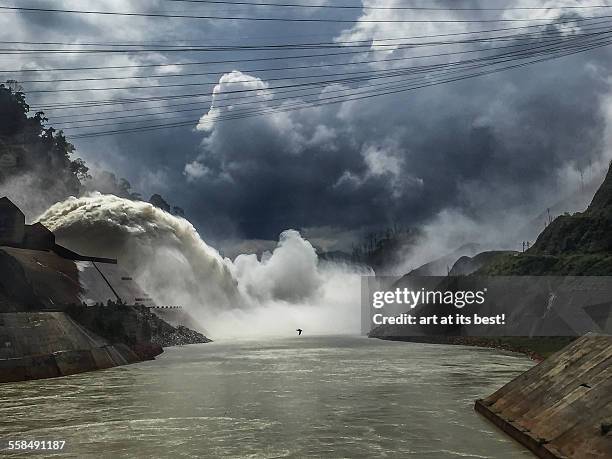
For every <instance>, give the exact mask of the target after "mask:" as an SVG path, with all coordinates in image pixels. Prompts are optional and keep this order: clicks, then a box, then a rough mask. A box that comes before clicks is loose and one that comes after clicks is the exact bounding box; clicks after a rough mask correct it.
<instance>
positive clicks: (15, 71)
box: [0, 20, 609, 73]
mask: <svg viewBox="0 0 612 459" xmlns="http://www.w3.org/2000/svg"><path fill="white" fill-rule="evenodd" d="M601 24H609V20H605V21H599V22H591V23H589V24H587V26H594V25H601ZM550 25H551V24H535V25H528V26H516V27H503V28H496V29H489V30H478V31H467V32H454V33H444V34H433V35H418V36H413V37H407V38H411V39H415V38H436V37H451V36H460V35H474V34H483V33H492V32H502V31H515V30H525V29H540V28H542V27H550ZM398 39H401V37H400V38H398ZM317 56H319V55H316V56H315V57H317ZM297 57H299V56H296V58H297ZM306 57H308V56H306ZM278 59H281V58H278V57H271V58H257V59H241V60H225V61H204V62H175V63H163V64H132V65H113V66H95V67H94V66H87V67H68V68H37V69H20V70H14V69H4V70H0V73H31V72H72V71H84V70H118V69H137V68H163V67H181V66H192V65H213V64H224V63H233V62H255V61H266V60H278Z"/></svg>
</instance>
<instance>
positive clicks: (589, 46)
mask: <svg viewBox="0 0 612 459" xmlns="http://www.w3.org/2000/svg"><path fill="white" fill-rule="evenodd" d="M610 43H612V40H610V39H607V40H605V41H600V42H594V43H588V44H586V45H581V46H580V47H578V48H577V50H571V51H564V50H563V49H560V50H561V51H564V52H562V53H560V54H555V55H552V56H546V57H544V58H540V59H537V60H533V61H530V62H523V63H520V64H515V65H511V66H506V67H502V68H501V69H493V70H490V71H484V72H479V73H476V74H471V75H467V76H465V75H464V76H460V77H457V78H452V79H447V80H443V81H441V82H442V83H444V82H452V81H460V80H463V79H466V78H472V77H475V76H480V75H486V74H490V73H497V72H499V71H504V70H508V69H512V68H518V67H522V66H525V65H530V64H533V63H537V62H543V61H546V60H551V59H557V58H559V57H563V56H566V55H570V54H575V53H577V52H584V51H588V50H590V49H595V48H597V47H601V46H607V45H609V44H610ZM514 60H516V59H514ZM441 82H433V83H432V82H429V83H424V84H422V85H419V86H417V87H413V88H411V89H416V88H422V87H428V86H432V85H437V84H440V83H441ZM399 88H402V86H399ZM405 90H406V89H405V85H404V89H401V90H400V91H395V90H394V91H392V92H386V93H384V94H388V93H396V92H403V91H405ZM384 94H374V95H370V96H365V97H364V96H360V97H345V96H336V97H335V98H332V99H334V100H335V102H333V103H338V102H341V101H347V100H359V99H363V98H369V97H374V96H379V95H384ZM339 97H340V98H342V99H341V100H336V99H338V98H339ZM319 100H320V99H319ZM300 104H301V105H300ZM303 104H304V103H303V102H301V103H299V104H298V105H296V106H299V107H301V106H302V105H303ZM317 105H326V103H324V104H319V103H317ZM301 108H304V107H301ZM281 111H286V110H285V109H283V110H281ZM243 114H244V115H245V116H246V115H248V116H254V115H255V114H259V113H258V112H257V113H250V112H244V113H243ZM236 116H238V117H242V115H241V114H240V113H238V114H236ZM224 119H237V118H235V117H234V114H232V118H224ZM196 121H197V120H196ZM192 123H193V121H190V122H189V124H192ZM175 125H176V126H178V124H176V123H173V124H171V125H168V124H164V125H159V126H175ZM85 127H86V126H81V127H78V128H77V129H83V128H85ZM90 127H93V126H90ZM148 129H149V128H148V127H147V129H144V130H148ZM115 132H133V129H129V130H119V131H109V133H115ZM84 135H85V134H84ZM92 135H93V134H92ZM75 137H81V135H78V136H75Z"/></svg>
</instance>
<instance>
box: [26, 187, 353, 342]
mask: <svg viewBox="0 0 612 459" xmlns="http://www.w3.org/2000/svg"><path fill="white" fill-rule="evenodd" d="M38 220H39V221H40V222H41V223H43V224H44V225H45V226H47V227H48V228H49V229H50V230H51V231H53V232H54V233H55V234H56V236H57V238H58V241H59V242H61V243H64V244H65V245H67V246H68V247H69V248H71V249H73V250H76V251H81V252H83V253H88V254H92V255H97V256H107V257H116V258H118V259H119V262H120V263H121V264H122V265H123V266H124V267H125V268H126V269H127V270H128V271H130V272H131V273H132V274H133V276H134V278H135V279H136V281H137V282H138V283H139V284H140V285H141V286H142V287H143V288H144V289H145V290H146V291H147V292H148V293H149V294H150V295H151V296H152V297H153V298H154V299H155V300H156V302H157V303H159V304H164V305H181V306H184V307H185V308H187V309H188V310H189V312H190V313H191V314H192V315H193V316H194V318H196V320H198V321H199V322H200V323H201V324H202V326H203V327H205V328H206V330H208V331H209V332H210V333H211V335H212V336H213V338H223V337H229V336H236V335H241V336H244V335H266V334H274V335H279V334H280V335H283V334H284V335H286V334H290V333H293V332H294V330H295V328H298V327H299V328H303V329H304V330H308V331H309V332H310V333H358V332H359V329H360V284H359V282H360V278H359V274H363V272H361V273H360V272H359V271H358V270H357V269H356V268H353V267H350V266H346V265H338V264H323V263H320V262H319V260H318V258H317V255H316V252H315V250H314V248H313V247H312V245H311V244H310V243H309V242H308V241H306V240H304V239H303V238H302V237H301V236H300V234H299V233H298V232H297V231H293V230H289V231H285V232H283V233H282V234H281V236H280V239H279V242H278V245H277V247H276V248H275V249H274V250H273V251H272V252H271V253H267V254H264V256H263V257H262V259H261V260H258V259H257V257H256V256H255V255H239V256H238V257H237V258H236V259H235V261H233V262H232V261H231V260H229V259H227V258H225V259H224V258H223V257H221V255H220V254H219V252H218V251H216V250H215V249H213V248H212V247H210V246H209V245H207V244H206V242H204V241H203V240H202V239H201V238H200V236H199V234H198V232H197V231H196V229H195V228H194V227H193V225H192V224H191V223H189V222H188V221H187V220H185V219H183V218H178V217H175V216H173V215H171V214H168V213H166V212H164V211H162V210H160V209H158V208H156V207H154V206H152V205H151V204H149V203H145V202H140V201H131V200H127V199H123V198H119V197H116V196H113V195H102V194H100V193H93V194H91V195H89V196H84V197H80V198H69V199H67V200H65V201H63V202H60V203H57V204H55V205H53V206H51V207H50V208H49V209H48V210H47V211H46V212H45V213H44V214H43V215H41V216H40V218H39V219H38Z"/></svg>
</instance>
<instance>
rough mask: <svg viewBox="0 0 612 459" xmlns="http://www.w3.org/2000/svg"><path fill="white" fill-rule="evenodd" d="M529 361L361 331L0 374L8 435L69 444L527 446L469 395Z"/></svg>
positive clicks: (158, 450) (314, 451) (1, 428)
mask: <svg viewBox="0 0 612 459" xmlns="http://www.w3.org/2000/svg"><path fill="white" fill-rule="evenodd" d="M532 365H533V363H532V362H531V361H530V360H528V359H527V358H525V357H522V356H518V355H514V354H508V353H506V354H504V353H501V352H498V351H494V350H487V349H478V348H470V347H462V346H442V345H427V344H414V343H398V342H388V341H379V340H374V339H368V338H361V337H354V338H353V337H304V336H302V337H297V336H296V337H295V338H292V339H279V340H270V341H261V340H259V341H242V342H234V343H224V342H217V343H212V344H203V345H193V346H185V347H177V348H169V349H167V350H166V352H165V353H164V354H163V355H162V356H160V357H159V358H158V359H157V360H156V361H154V362H144V363H140V364H136V365H130V366H125V367H119V368H113V369H110V370H104V371H99V372H94V373H86V374H81V375H75V376H70V377H65V378H57V379H50V380H44V381H30V382H26V383H16V384H4V385H1V386H0V439H2V440H3V441H8V440H12V439H14V440H19V439H30V440H65V441H66V449H65V450H64V452H63V454H62V455H64V456H66V457H79V458H82V457H96V458H100V457H143V458H148V457H168V458H170V457H174V458H178V457H206V458H208V457H210V458H221V457H236V458H246V457H257V458H258V457H295V458H303V457H332V458H336V457H348V458H377V457H393V458H396V457H415V458H456V457H467V458H471V457H476V458H483V457H485V458H496V459H503V458H529V457H532V456H531V455H530V453H528V452H527V451H526V450H524V449H522V448H521V447H520V446H518V445H517V444H515V443H514V442H513V441H512V440H511V439H509V438H508V437H506V436H505V435H504V434H503V433H501V432H500V431H498V430H497V429H496V428H494V427H493V426H492V425H491V424H489V423H488V422H487V421H486V420H484V419H483V418H481V417H480V416H479V415H477V414H476V413H475V412H474V410H473V403H474V400H475V399H477V398H480V397H484V396H487V395H489V394H491V393H492V392H494V391H495V390H496V389H498V388H499V387H501V386H502V385H504V384H505V383H506V382H508V381H510V380H511V379H512V378H514V377H515V376H517V375H518V374H520V373H521V372H523V371H525V370H527V369H528V368H530V367H531V366H532ZM0 455H2V454H0ZM60 456H61V455H60ZM36 457H40V455H38V456H36Z"/></svg>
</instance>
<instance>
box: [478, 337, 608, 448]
mask: <svg viewBox="0 0 612 459" xmlns="http://www.w3.org/2000/svg"><path fill="white" fill-rule="evenodd" d="M475 409H476V411H478V412H479V413H481V414H482V415H483V416H485V417H486V418H487V419H489V420H490V421H491V422H493V423H494V424H495V425H497V426H498V427H499V428H501V429H502V430H503V431H504V432H506V433H507V434H509V435H510V436H511V437H513V438H514V439H516V440H517V441H519V442H520V443H522V444H523V445H524V446H526V447H527V448H529V449H530V450H531V451H533V452H534V453H535V454H536V455H538V456H539V457H542V458H602V459H603V458H612V337H610V336H592V335H587V336H584V337H582V338H580V339H578V340H576V341H575V342H573V343H572V344H570V345H569V346H567V347H566V348H564V349H563V350H561V351H560V352H558V353H557V354H555V355H553V356H551V357H550V358H548V359H547V360H545V361H543V362H542V363H540V364H539V365H537V366H536V367H534V368H532V369H531V370H529V371H527V372H526V373H524V374H522V375H521V376H519V377H518V378H516V379H515V380H513V381H511V382H510V383H508V384H506V385H505V386H504V387H502V388H501V389H500V390H498V391H497V392H495V393H494V394H493V395H491V396H489V397H487V398H485V399H484V400H477V401H476V405H475Z"/></svg>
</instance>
